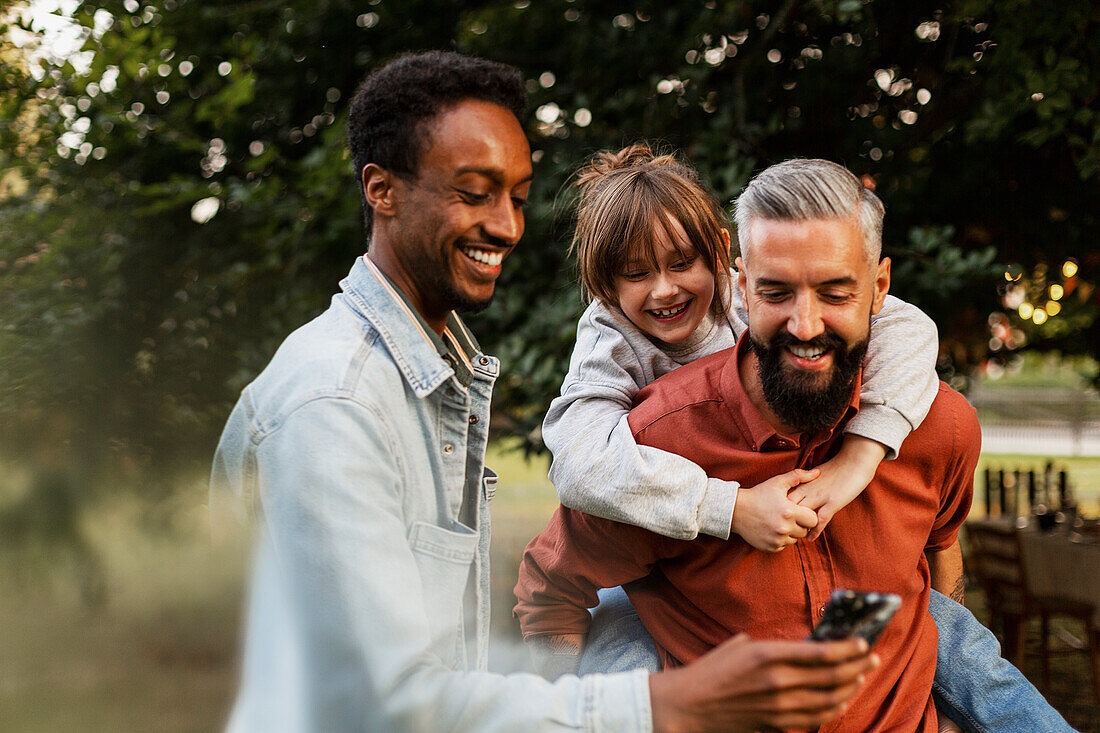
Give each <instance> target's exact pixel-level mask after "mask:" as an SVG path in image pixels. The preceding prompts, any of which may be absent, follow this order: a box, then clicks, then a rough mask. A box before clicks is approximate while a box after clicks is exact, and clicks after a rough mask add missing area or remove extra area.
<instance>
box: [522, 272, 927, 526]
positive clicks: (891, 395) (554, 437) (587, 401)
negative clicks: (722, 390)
mask: <svg viewBox="0 0 1100 733" xmlns="http://www.w3.org/2000/svg"><path fill="white" fill-rule="evenodd" d="M735 281H736V280H735ZM731 291H732V292H731V296H732V303H731V307H730V308H729V310H728V312H727V313H726V316H725V318H723V319H718V320H717V321H715V320H705V321H704V322H703V323H702V324H700V326H699V328H698V329H697V330H696V332H695V333H694V334H693V335H692V336H691V337H690V338H688V339H687V341H685V342H684V343H681V344H677V345H676V346H675V347H673V348H671V349H670V348H669V347H668V345H667V344H661V345H658V344H657V343H655V342H654V340H653V339H651V338H650V337H649V336H647V335H646V334H645V333H644V332H643V331H641V330H639V329H638V328H637V327H636V326H634V324H632V323H631V322H630V321H629V320H628V319H627V318H626V316H624V315H623V313H622V311H620V310H619V309H618V308H614V307H608V306H606V305H604V304H603V303H600V302H599V301H594V302H593V303H592V304H591V305H589V306H588V309H587V310H585V312H584V314H583V315H582V316H581V319H580V322H579V323H578V324H577V343H576V345H575V346H574V348H573V355H572V356H571V357H570V360H569V373H568V374H567V375H566V377H565V382H564V383H563V384H562V387H561V396H560V397H558V398H557V399H555V400H554V401H553V402H552V403H551V404H550V409H549V410H548V411H547V413H546V419H545V420H544V422H543V428H542V431H543V432H542V434H543V439H544V440H545V441H546V446H547V447H548V448H549V449H550V451H551V452H552V453H553V457H554V460H553V463H552V464H551V466H550V480H551V481H552V482H553V483H554V486H555V488H556V489H557V491H558V497H559V498H560V499H561V503H562V504H564V505H565V506H567V507H570V508H572V509H577V510H579V511H582V512H586V513H588V514H594V515H596V516H599V517H604V518H606V519H612V520H614V521H617V522H625V523H627V524H633V525H635V526H638V527H642V528H644V529H648V530H650V531H652V532H657V533H658V534H662V535H665V536H667V537H673V538H675V539H694V538H695V537H696V536H697V535H698V534H699V533H700V532H702V533H704V534H708V535H713V536H715V537H720V538H722V539H727V538H729V535H730V524H731V521H732V519H733V507H734V504H735V503H736V501H737V489H738V484H737V483H736V482H733V481H723V480H721V479H716V478H709V477H708V476H707V475H706V473H704V471H703V469H702V468H700V467H699V466H697V465H695V464H694V463H692V462H691V461H690V460H688V459H686V458H683V457H682V456H678V455H675V454H673V453H667V452H665V451H662V450H658V449H656V448H650V447H648V446H639V445H638V444H637V443H636V442H635V441H634V436H633V434H632V433H631V431H630V426H629V425H628V424H627V413H628V412H629V411H630V408H631V406H632V404H633V400H634V396H635V395H636V394H637V393H638V391H639V390H641V389H642V388H643V387H645V386H646V385H647V384H649V383H650V382H652V381H653V380H655V379H657V378H658V377H660V376H662V375H664V374H667V373H668V372H670V371H672V370H673V369H675V368H676V367H678V366H681V365H683V364H687V363H688V362H690V361H693V360H695V359H698V358H699V357H702V356H707V355H709V354H713V353H715V352H718V351H721V350H722V349H727V348H729V347H731V346H733V345H734V344H735V343H736V342H737V338H738V337H739V336H740V335H741V333H742V332H744V330H745V328H746V322H747V314H746V313H745V311H744V307H743V305H742V303H741V295H740V292H739V291H738V289H737V288H736V287H734V288H731ZM938 350H939V337H938V333H937V331H936V324H935V323H933V322H932V319H930V318H929V317H928V316H926V315H925V314H924V313H923V312H921V310H920V309H919V308H917V307H916V306H912V305H909V304H908V303H906V302H904V301H902V300H899V299H897V298H895V297H893V296H887V298H886V302H885V304H884V305H883V307H882V309H881V310H880V311H879V313H878V314H877V315H875V316H873V317H872V319H871V337H870V342H869V346H868V349H867V356H866V357H865V359H864V362H863V381H862V387H861V391H860V410H859V413H858V414H857V415H856V416H855V417H854V418H853V419H852V420H851V421H850V422H849V423H848V425H847V426H846V427H845V432H848V433H853V434H855V435H861V436H864V437H867V438H871V439H872V440H876V441H878V442H879V443H882V444H883V445H885V446H886V448H887V451H886V453H887V458H893V457H894V456H896V455H897V452H898V450H899V449H900V448H901V444H902V441H904V440H905V438H906V436H907V435H908V434H909V432H910V431H912V430H913V429H914V428H915V427H917V426H918V425H920V423H921V421H922V420H924V416H925V415H926V414H928V410H929V408H930V407H931V406H932V400H933V399H934V398H935V396H936V390H937V389H938V382H939V380H938V378H937V376H936V370H935V364H936V357H937V355H938Z"/></svg>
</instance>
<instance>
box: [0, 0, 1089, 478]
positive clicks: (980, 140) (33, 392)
mask: <svg viewBox="0 0 1100 733" xmlns="http://www.w3.org/2000/svg"><path fill="white" fill-rule="evenodd" d="M1097 13H1098V11H1097V10H1095V9H1094V8H1093V7H1091V5H1090V4H1088V3H1070V4H1068V5H1067V4H1066V3H1056V2H1053V0H1045V1H1044V2H1032V3H1023V2H1005V1H1004V0H1002V1H1001V2H996V3H994V2H993V1H992V0H981V1H979V0H973V1H960V2H954V3H952V2H948V3H932V2H926V1H924V0H917V1H915V2H908V3H889V2H883V1H881V0H880V1H877V2H872V1H870V0H868V1H866V2H862V1H861V0H839V2H837V1H833V0H817V1H807V2H795V1H794V0H786V1H784V2H759V1H757V2H748V1H745V2H734V1H719V0H714V1H712V2H663V3H656V2H639V3H621V2H608V1H605V0H572V1H570V0H519V1H518V2H517V1H515V0H511V1H509V2H502V1H499V0H481V1H475V2H466V3H451V2H438V1H435V2H427V1H426V0H371V1H370V2H366V3H363V2H350V1H344V0H316V1H312V2H270V1H266V0H253V1H251V2H201V1H199V0H149V1H148V2H138V0H125V1H124V2H103V3H81V4H79V5H78V7H77V9H76V12H75V14H74V16H73V17H74V19H75V22H76V23H78V24H79V25H80V27H81V28H83V29H84V32H85V34H86V40H85V43H84V51H85V52H87V57H80V56H76V57H73V58H69V59H51V58H49V57H48V54H47V55H46V57H45V58H43V59H41V60H37V61H31V60H30V59H31V57H32V55H33V54H32V52H33V51H34V41H33V37H34V35H35V33H36V30H35V28H34V27H32V25H31V22H30V20H29V16H28V15H26V14H24V13H23V12H22V8H21V6H20V5H18V4H17V5H11V4H9V5H8V7H7V9H6V11H4V15H3V17H4V18H6V23H7V25H6V26H5V28H4V29H3V33H4V34H5V35H6V36H8V37H9V38H16V37H18V38H20V39H24V40H23V41H21V43H22V44H23V45H22V46H21V47H20V48H18V49H17V48H15V47H14V46H5V47H4V48H3V51H2V52H0V62H2V63H3V67H2V68H0V120H2V121H3V124H2V125H0V415H2V416H3V417H2V420H0V432H2V433H3V435H2V436H0V442H2V443H3V445H4V446H5V448H6V449H7V450H8V451H11V452H23V453H26V452H28V451H30V452H33V454H34V455H36V456H38V457H39V460H41V461H44V462H66V461H67V462H72V463H73V464H74V465H77V466H79V467H80V468H81V470H83V471H89V472H94V471H96V470H97V469H99V468H101V467H103V466H105V465H110V466H112V467H118V466H122V467H124V468H125V469H126V472H128V474H129V476H130V477H131V478H141V479H143V480H145V483H144V484H143V485H144V486H145V487H146V490H152V487H153V486H154V485H155V484H152V483H150V482H148V479H149V478H150V477H157V476H168V475H171V474H172V473H173V472H174V471H175V470H176V469H178V468H180V467H183V466H187V465H193V464H194V463H195V462H197V463H202V462H205V461H206V460H208V457H209V455H210V453H211V451H212V449H213V445H214V441H215V439H216V436H217V433H218V430H219V429H220V427H221V425H222V423H223V421H224V418H225V415H226V413H227V411H228V408H229V406H230V405H231V404H232V402H233V400H234V399H235V397H236V394H237V392H238V391H239V389H240V388H241V387H242V386H243V385H244V384H246V383H247V381H248V380H249V379H250V378H251V377H252V376H254V375H255V374H256V372H257V371H258V370H259V369H261V368H262V367H263V365H264V364H265V363H266V361H267V360H268V359H269V358H270V356H271V354H272V353H273V352H274V350H275V348H276V347H277V345H278V343H279V341H280V340H281V339H282V338H283V337H284V336H285V334H286V333H287V332H288V331H289V330H291V329H293V328H294V327H296V326H297V325H299V324H301V323H303V322H304V321H306V320H308V319H309V318H310V317H312V316H313V315H315V314H316V313H318V312H319V311H320V310H321V309H323V308H324V307H325V305H326V303H327V301H328V298H329V297H330V295H331V293H332V292H334V290H335V287H336V283H337V281H338V280H339V279H340V277H342V275H343V274H344V273H345V272H346V270H347V269H348V267H349V266H350V264H351V261H352V259H353V258H354V257H355V256H357V255H358V254H361V253H362V251H363V250H364V239H363V232H362V224H361V216H360V211H359V206H360V204H359V196H358V193H357V189H356V187H355V182H354V181H353V180H352V177H351V176H350V175H349V174H350V162H349V160H348V158H347V155H346V153H345V151H344V141H343V120H344V114H345V109H346V103H347V100H348V99H349V97H350V96H351V94H352V93H353V92H354V89H355V86H356V83H357V82H358V80H359V79H360V78H361V77H362V75H363V74H364V73H365V71H366V70H367V69H369V68H371V67H372V66H374V65H376V64H378V63H380V62H382V61H384V60H386V59H388V58H390V57H392V56H393V55H394V54H396V53H398V52H400V51H403V50H408V49H423V48H456V49H458V50H461V51H465V52H471V53H476V54H480V55H484V56H488V57H491V58H494V59H498V60H502V61H506V62H509V63H512V64H515V65H516V66H518V67H519V68H520V69H521V70H522V71H523V73H524V75H525V77H526V79H527V85H528V89H529V91H530V104H531V110H532V115H531V117H530V119H529V120H528V131H529V134H530V139H531V141H532V148H533V150H534V151H535V152H534V154H535V170H536V176H537V184H536V187H535V189H534V191H533V195H532V199H531V204H530V211H529V227H528V233H527V235H526V237H525V239H524V241H523V243H522V244H521V246H520V247H519V248H518V249H517V251H516V253H515V254H514V255H513V256H512V258H511V259H510V260H509V262H508V264H507V265H506V267H505V274H504V276H503V277H502V281H501V283H500V286H499V287H498V298H497V303H496V304H495V305H494V307H493V308H491V309H489V310H488V311H487V312H486V313H484V314H483V315H480V316H478V317H477V318H476V324H475V325H476V328H477V331H478V333H479V336H480V337H481V339H482V342H483V344H485V345H486V347H487V348H488V349H489V350H491V351H493V352H494V353H497V354H499V355H500V356H501V357H502V359H503V361H504V365H505V373H506V376H505V377H504V378H503V379H502V380H501V382H500V383H499V388H498V393H497V401H496V409H497V414H496V415H495V416H494V424H495V426H496V427H497V428H498V429H501V430H506V431H509V432H511V433H514V434H517V435H520V436H522V437H524V438H525V439H526V440H527V444H528V445H529V447H532V448H537V447H538V446H539V439H538V430H537V427H538V424H539V422H540V420H541V416H542V414H543V412H544V411H545V407H546V405H547V404H548V402H549V401H550V399H551V398H552V397H553V396H555V395H556V394H557V391H558V387H559V385H560V380H561V378H562V376H563V375H564V372H565V370H566V366H567V360H568V354H569V351H570V348H571V345H572V338H573V332H574V327H575V321H576V317H577V315H578V314H579V311H580V309H581V307H582V303H581V302H580V299H579V296H578V293H577V288H576V286H575V278H574V275H573V268H572V265H571V263H569V262H568V261H567V259H566V255H565V252H566V249H567V242H568V237H569V233H570V223H569V208H570V206H569V204H570V200H571V194H570V189H569V187H568V185H567V181H568V178H569V175H570V174H571V172H572V171H573V170H575V168H576V167H577V166H578V165H579V163H580V162H581V161H582V160H583V159H584V157H585V156H586V155H588V154H590V153H591V152H594V151H596V150H598V149H602V148H609V147H618V146H621V145H623V144H625V143H629V142H632V141H634V140H637V139H640V138H647V139H651V140H655V141H657V142H659V143H663V144H666V145H668V146H670V147H674V148H677V149H679V150H681V151H682V152H683V153H684V154H685V155H686V156H687V157H688V158H690V159H691V160H693V161H694V162H695V163H696V164H697V165H698V166H699V168H700V170H701V172H702V173H703V175H704V176H705V178H706V179H707V180H708V181H709V183H710V185H711V187H712V188H713V190H714V192H715V194H716V195H717V196H719V197H720V198H721V199H723V200H727V201H728V200H730V199H732V198H733V197H734V196H735V195H736V193H737V192H738V190H739V188H740V187H741V186H742V185H743V184H744V182H745V181H746V180H747V179H748V177H749V176H750V175H751V173H752V172H753V171H754V170H757V169H759V168H760V167H762V166H764V165H766V164H768V163H771V162H775V161H778V160H781V159H784V158H788V157H792V156H820V157H827V158H830V159H833V160H838V161H841V162H843V163H845V164H846V165H848V166H849V167H850V168H852V169H853V170H854V171H856V172H857V173H858V174H860V175H863V176H865V180H866V182H867V183H868V185H873V186H875V188H876V190H877V191H878V193H879V194H880V195H881V196H882V197H883V199H884V200H885V202H886V204H887V210H888V215H887V232H886V250H887V254H889V255H890V256H891V257H893V258H894V260H895V282H894V290H895V292H897V293H899V294H901V295H903V296H904V297H907V298H909V299H911V300H912V301H913V302H915V303H917V304H919V305H921V306H922V307H924V308H925V309H926V310H927V311H928V312H929V313H930V314H931V315H933V317H934V318H935V319H936V321H937V322H938V323H939V325H940V328H941V334H942V336H943V337H944V340H945V350H944V353H945V355H946V357H947V360H946V361H945V367H946V368H947V369H949V370H954V371H955V372H956V373H957V374H958V375H965V374H966V373H967V372H968V370H970V369H972V368H973V366H974V365H975V364H976V363H977V362H978V361H979V360H980V359H983V358H985V357H986V356H987V355H988V354H987V350H988V348H989V347H988V341H989V338H990V334H989V326H988V325H987V318H988V316H989V313H990V312H991V311H993V310H995V309H997V308H999V307H1001V306H1000V304H999V301H998V297H999V294H998V291H997V289H996V288H997V285H998V282H999V283H1000V284H1001V287H1002V288H1004V287H1006V281H1005V279H1004V277H1003V276H1002V274H1001V273H1002V272H1004V265H996V264H994V260H998V261H1000V262H1020V263H1024V264H1026V265H1027V267H1029V268H1031V267H1033V266H1034V265H1036V264H1040V263H1046V264H1047V265H1048V266H1049V267H1050V268H1052V269H1051V272H1053V271H1054V269H1056V268H1058V267H1060V266H1061V263H1062V261H1063V260H1065V259H1066V258H1068V257H1074V258H1076V260H1077V262H1078V263H1079V266H1080V271H1079V273H1078V274H1077V276H1076V277H1077V279H1078V280H1079V281H1080V283H1081V284H1082V286H1081V287H1077V288H1076V289H1075V293H1076V295H1074V294H1072V293H1071V294H1070V295H1068V296H1067V298H1066V300H1065V310H1064V313H1065V317H1064V318H1063V317H1060V318H1059V319H1051V321H1049V323H1050V324H1053V323H1055V321H1058V322H1059V323H1060V324H1064V325H1060V326H1059V327H1058V328H1061V329H1062V330H1061V331H1060V332H1059V331H1058V329H1053V330H1052V329H1051V328H1049V327H1046V326H1044V327H1043V328H1039V327H1037V326H1034V325H1033V324H1032V325H1030V326H1028V327H1027V328H1028V329H1029V331H1028V336H1029V337H1030V338H1031V340H1032V343H1033V344H1035V343H1040V344H1042V343H1046V344H1047V345H1049V346H1054V347H1057V348H1062V349H1067V350H1072V351H1077V352H1085V353H1092V354H1100V336H1098V333H1097V328H1098V326H1097V323H1098V321H1097V320H1096V318H1095V315H1096V307H1097V305H1096V295H1095V293H1094V291H1093V290H1091V289H1090V288H1089V287H1088V283H1092V282H1095V281H1096V270H1097V268H1098V267H1100V261H1098V256H1097V253H1096V247H1095V244H1094V243H1095V242H1096V241H1097V234H1098V226H1097V219H1096V216H1097V213H1096V212H1097V208H1098V207H1097V206H1096V204H1097V197H1096V191H1097V181H1098V179H1100V165H1098V164H1100V147H1098V146H1100V124H1098V121H1097V116H1096V115H1097V112H1096V110H1097V106H1096V95H1097V93H1098V87H1097V86H1096V79H1097V78H1100V58H1098V54H1100V50H1098V48H1100V47H1098V46H1097V44H1095V43H1094V42H1090V39H1093V40H1094V39H1095V37H1096V35H1097V32H1098V31H1100V27H1098V26H1100V18H1098V14H1097ZM27 39H30V40H27ZM1082 296H1084V297H1082ZM1016 325H1017V327H1022V324H1021V323H1017V324H1016ZM1048 333H1049V334H1052V336H1051V340H1049V341H1048V342H1044V338H1046V336H1045V335H1046V334H1048ZM106 459H110V460H106ZM124 478H125V477H124Z"/></svg>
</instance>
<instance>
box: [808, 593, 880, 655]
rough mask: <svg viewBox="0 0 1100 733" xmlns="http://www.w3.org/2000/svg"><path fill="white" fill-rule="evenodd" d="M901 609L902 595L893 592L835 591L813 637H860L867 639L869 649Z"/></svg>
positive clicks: (819, 639) (820, 639) (818, 638)
mask: <svg viewBox="0 0 1100 733" xmlns="http://www.w3.org/2000/svg"><path fill="white" fill-rule="evenodd" d="M900 607H901V596H898V595H895V594H894V593H864V592H861V591H855V590H834V591H833V594H832V595H831V596H829V604H828V605H827V606H825V613H824V615H822V617H821V623H819V624H818V625H817V628H815V629H814V631H813V633H812V634H810V638H811V639H815V640H817V641H826V640H829V639H851V638H853V637H857V636H859V637H862V638H864V639H866V640H867V644H868V645H869V646H874V643H875V639H877V638H878V635H879V634H880V633H882V630H883V629H884V628H886V624H888V623H890V619H891V618H893V617H894V614H895V613H896V612H897V610H898V608H900Z"/></svg>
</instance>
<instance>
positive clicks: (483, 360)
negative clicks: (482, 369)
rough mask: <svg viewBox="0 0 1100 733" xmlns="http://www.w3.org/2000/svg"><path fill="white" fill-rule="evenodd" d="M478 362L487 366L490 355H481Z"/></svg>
mask: <svg viewBox="0 0 1100 733" xmlns="http://www.w3.org/2000/svg"><path fill="white" fill-rule="evenodd" d="M477 363H478V364H480V365H481V366H486V365H488V363H489V357H487V356H483V357H481V358H480V359H478V360H477Z"/></svg>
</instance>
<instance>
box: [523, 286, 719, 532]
mask: <svg viewBox="0 0 1100 733" xmlns="http://www.w3.org/2000/svg"><path fill="white" fill-rule="evenodd" d="M624 327H625V326H624V324H620V323H618V322H617V321H616V319H615V318H614V317H613V316H611V315H610V314H609V313H608V311H606V309H602V308H600V307H598V304H594V305H593V306H591V307H589V308H588V310H587V311H585V314H584V316H582V318H581V320H580V322H579V324H578V325H577V343H576V346H575V347H574V349H573V355H572V357H571V358H570V363H569V374H568V375H567V376H566V378H565V383H564V384H563V385H562V394H561V396H560V397H558V398H557V399H555V400H554V401H553V402H552V403H551V405H550V409H549V410H548V411H547V413H546V419H545V421H544V422H543V433H542V434H543V439H544V440H545V441H546V446H547V447H548V448H549V449H550V451H551V453H552V454H553V463H552V464H551V466H550V480H551V481H552V482H553V483H554V487H555V488H556V489H557V491H558V497H559V498H560V499H561V502H562V504H564V505H565V506H567V507H569V508H571V509H576V510H578V511H582V512H585V513H588V514H594V515H596V516H599V517H603V518H605V519H612V520H615V521H618V522H625V523H627V524H632V525H635V526H637V527H642V528H644V529H648V530H650V531H651V532H656V533H658V534H662V535H665V536H666V537H672V538H674V539H694V538H695V537H696V536H697V535H698V534H699V533H700V532H702V533H704V534H708V535H713V536H715V537H719V538H721V539H727V538H728V537H729V535H730V525H731V523H732V519H733V509H734V503H735V502H736V499H737V487H738V485H737V483H736V482H731V481H723V480H721V479H714V478H709V477H708V476H707V475H706V473H705V472H704V471H703V469H701V468H700V467H699V466H697V465H696V464H694V463H692V462H691V461H689V460H688V459H686V458H683V457H682V456H678V455H675V454H673V453H668V452H665V451H662V450H658V449H656V448H650V447H648V446H639V445H638V444H637V442H636V441H635V440H634V436H633V435H632V433H631V431H630V426H629V425H628V424H627V413H629V411H630V408H631V404H632V401H633V399H634V395H635V394H637V392H638V391H639V390H640V389H641V388H642V387H644V386H645V385H646V384H648V383H649V382H651V381H653V380H654V379H656V378H657V377H659V376H661V374H663V373H664V372H665V371H669V370H670V369H671V367H672V366H675V365H674V364H671V363H670V364H669V365H664V366H662V359H664V360H665V361H669V360H668V359H667V357H665V356H664V355H663V354H661V353H660V352H659V350H658V349H657V348H656V347H655V346H653V345H652V344H651V343H649V342H648V341H647V340H645V339H644V338H643V337H641V336H640V334H638V335H634V337H633V338H631V337H628V336H627V335H626V334H625V333H624Z"/></svg>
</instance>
